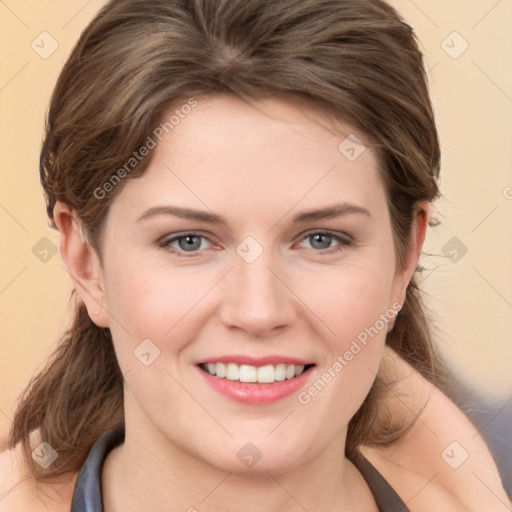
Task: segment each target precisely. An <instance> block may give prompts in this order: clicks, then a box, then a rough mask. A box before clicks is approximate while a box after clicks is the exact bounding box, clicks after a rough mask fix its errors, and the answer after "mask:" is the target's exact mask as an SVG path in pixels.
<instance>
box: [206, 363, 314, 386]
mask: <svg viewBox="0 0 512 512" xmlns="http://www.w3.org/2000/svg"><path fill="white" fill-rule="evenodd" d="M308 366H312V365H295V364H276V365H272V364H267V365H265V366H252V365H249V364H237V363H232V362H231V363H220V362H218V363H203V364H201V365H200V367H201V369H203V370H204V371H206V372H208V373H209V374H210V375H213V376H215V377H218V378H220V379H227V380H231V381H239V382H258V383H260V384H272V383H274V382H280V381H283V380H289V379H293V378H295V377H298V376H299V375H301V374H302V373H303V372H304V371H305V369H307V367H308Z"/></svg>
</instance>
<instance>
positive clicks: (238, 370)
mask: <svg viewBox="0 0 512 512" xmlns="http://www.w3.org/2000/svg"><path fill="white" fill-rule="evenodd" d="M315 367H316V365H315V364H311V363H309V361H307V360H306V361H305V360H302V359H297V358H295V357H286V356H278V355H275V356H267V357H260V358H254V357H249V356H243V355H237V356H235V355H231V356H228V355H226V356H218V357H213V358H210V359H206V360H203V361H199V362H197V363H196V368H197V369H198V371H199V373H200V375H201V377H202V378H203V379H204V381H205V382H206V384H207V385H208V386H209V387H210V388H211V389H213V390H214V391H216V392H217V393H219V394H221V395H223V396H224V397H226V398H228V399H230V400H234V401H236V402H241V403H244V404H248V405H266V404H272V403H274V402H277V401H279V400H282V399H284V398H286V397H289V396H293V395H294V394H296V393H297V392H298V391H299V390H300V389H301V388H302V387H304V386H305V385H306V383H307V381H308V380H309V379H310V378H313V376H314V374H315Z"/></svg>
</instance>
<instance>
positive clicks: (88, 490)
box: [70, 425, 410, 512]
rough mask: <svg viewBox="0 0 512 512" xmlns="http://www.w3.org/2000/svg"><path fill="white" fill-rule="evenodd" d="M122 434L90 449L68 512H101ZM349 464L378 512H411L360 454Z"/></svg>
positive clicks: (116, 430)
mask: <svg viewBox="0 0 512 512" xmlns="http://www.w3.org/2000/svg"><path fill="white" fill-rule="evenodd" d="M124 434H125V430H124V425H120V426H117V427H113V428H111V429H109V430H107V431H106V432H105V433H104V434H103V435H102V436H101V437H100V438H99V439H98V441H96V443H95V444H94V446H93V447H92V448H91V451H90V452H89V456H88V457H87V460H86V461H85V463H84V465H83V466H82V469H81V470H80V473H79V474H78V478H77V480H76V483H75V490H74V493H73V499H72V502H71V511H70V512H103V503H102V500H101V496H102V492H101V468H102V466H103V463H104V461H105V459H106V458H107V455H108V453H109V452H110V451H111V450H113V449H114V448H115V447H116V446H118V445H119V444H121V443H123V442H124ZM350 460H351V462H352V463H353V464H354V466H355V467H356V468H357V469H358V470H359V472H360V473H361V475H362V476H363V478H364V479H365V480H366V483H367V484H368V487H369V488H370V490H371V491H372V494H373V496H374V498H375V501H376V503H377V506H378V507H379V512H410V511H409V509H408V508H407V506H406V505H405V503H404V502H403V501H402V500H401V498H400V496H398V494H396V492H395V491H394V490H393V488H392V487H391V486H390V485H389V484H388V483H387V482H386V480H384V478H383V477H382V475H381V474H380V473H379V472H378V471H377V470H376V469H375V467H374V466H372V464H371V463H370V462H369V461H368V460H367V459H366V458H365V457H364V456H363V455H362V454H361V453H359V452H354V454H352V455H351V456H350Z"/></svg>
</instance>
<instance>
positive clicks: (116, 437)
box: [70, 425, 124, 512]
mask: <svg viewBox="0 0 512 512" xmlns="http://www.w3.org/2000/svg"><path fill="white" fill-rule="evenodd" d="M123 441H124V426H123V425H121V426H118V427H113V428H111V429H109V430H107V431H106V432H105V433H104V434H103V435H102V436H101V437H100V438H99V439H98V440H97V441H96V443H95V444H94V446H93V447H92V448H91V451H90V452H89V456H88V457H87V460H86V461H85V463H84V465H83V466H82V469H81V470H80V473H79V474H78V478H77V480H76V484H75V490H74V493H73V500H72V501H71V511H70V512H103V503H102V501H101V478H100V476H101V468H102V466H103V462H104V461H105V459H106V458H107V455H108V453H109V452H110V451H111V450H113V449H114V448H115V447H116V446H117V445H119V444H121V443H122V442H123Z"/></svg>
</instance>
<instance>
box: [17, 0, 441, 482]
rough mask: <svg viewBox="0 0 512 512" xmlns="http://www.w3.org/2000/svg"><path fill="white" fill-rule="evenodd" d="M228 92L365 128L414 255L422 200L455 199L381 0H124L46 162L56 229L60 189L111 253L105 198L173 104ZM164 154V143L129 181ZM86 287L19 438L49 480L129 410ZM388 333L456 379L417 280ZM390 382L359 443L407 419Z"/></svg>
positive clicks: (51, 117) (82, 67)
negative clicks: (50, 457)
mask: <svg viewBox="0 0 512 512" xmlns="http://www.w3.org/2000/svg"><path fill="white" fill-rule="evenodd" d="M219 93H229V94H235V95H237V96H239V97H240V98H243V99H245V100H247V101H250V100H256V101H257V100H258V99H259V98H263V97H265V96H269V95H273V94H286V95H288V96H294V97H296V98H298V99H301V100H303V101H305V102H307V103H308V104H309V105H311V106H315V107H316V108H317V109H318V108H320V111H322V112H325V113H327V114H329V115H332V116H334V117H335V118H338V119H341V120H345V121H347V122H349V123H351V124H352V125H353V126H354V127H356V128H357V129H358V130H360V132H361V134H362V136H364V137H365V141H367V143H371V145H372V147H373V148H375V150H376V151H377V154H378V156H379V165H380V169H379V170H380V173H381V176H382V179H383V183H384V184H385V189H386V193H387V200H388V207H389V211H390V216H391V222H392V228H393V237H394V243H395V250H396V255H397V264H398V265H402V263H403V257H404V254H405V251H406V249H407V243H408V235H409V233H410V228H411V223H412V218H413V214H414V208H415V205H416V203H417V202H418V201H421V200H429V201H432V200H434V199H435V198H437V197H438V196H439V195H440V192H439V190H438V186H437V179H438V175H439V168H440V148H439V141H438V135H437V131H436V127H435V122H434V116H433V111H432V106H431V103H430V98H429V93H428V87H427V76H426V72H425V69H424V65H423V56H422V54H421V51H420V50H419V47H418V43H417V40H416V36H415V35H414V33H413V31H412V29H411V27H409V26H408V25H407V24H406V23H405V22H404V21H403V19H402V18H401V17H400V16H399V15H398V13H397V12H396V11H395V10H394V9H393V8H392V7H391V6H389V5H388V4H386V3H384V2H383V1H380V0H337V1H333V0H279V1H278V2H270V1H268V0H215V1H213V0H153V1H151V2H147V1H144V0H122V1H121V0H112V1H111V2H109V3H108V4H107V5H106V6H105V7H104V8H103V9H102V10H101V11H100V12H99V13H98V14H97V16H96V17H95V18H94V19H93V21H92V22H91V23H90V24H89V26H88V27H87V28H86V29H85V31H84V32H83V33H82V35H81V37H80V39H79V41H78V43H77V44H76V46H75V48H74V50H73V52H72V53H71V56H70V57H69V59H68V61H67V62H66V64H65V66H64V68H63V70H62V72H61V74H60V76H59V79H58V82H57V84H56V87H55V90H54V92H53V95H52V98H51V104H50V109H49V112H48V115H47V121H46V133H45V138H44V143H43V147H42V151H41V162H40V172H41V181H42V184H43V188H44V192H45V196H46V201H47V211H48V216H49V218H50V220H51V223H52V225H53V227H55V224H54V222H53V207H54V205H55V202H56V200H60V201H63V202H65V203H67V204H68V205H69V206H70V207H71V208H73V209H74V210H75V211H76V212H77V215H78V217H79V218H80V220H81V221H82V224H83V227H84V229H85V232H86V235H87V238H88V240H89V242H90V244H91V246H92V247H93V248H94V249H95V250H96V251H97V252H98V253H100V256H101V251H100V249H101V247H100V246H101V240H100V238H101V232H102V225H103V222H104V219H105V217H106V213H107V211H108V208H109V205H110V203H111V201H112V200H113V198H114V197H116V195H117V194H118V193H119V192H120V190H121V189H122V184H123V183H119V185H118V186H115V187H108V193H105V194H104V191H105V190H106V188H105V186H104V184H105V183H106V182H108V181H109V180H110V181H111V180H112V179H113V177H114V174H115V173H116V171H118V170H119V169H120V168H122V166H123V165H124V164H125V163H126V162H127V161H129V159H130V158H131V157H132V155H133V152H134V151H137V150H138V149H139V148H141V147H142V146H144V145H145V144H146V143H147V140H148V137H150V136H151V135H152V134H153V133H154V130H155V127H156V126H158V123H159V122H160V121H161V119H162V115H163V114H164V113H165V112H166V109H167V108H168V106H169V105H170V104H171V103H173V104H177V100H179V101H182V100H183V102H186V98H189V101H190V98H201V97H202V96H211V95H215V94H219ZM194 101H196V100H195V99H194ZM150 161H151V152H150V154H149V155H148V156H147V157H146V158H144V159H143V160H141V161H140V162H138V163H137V164H136V165H134V166H133V168H131V169H130V171H129V174H127V173H123V176H124V174H126V176H124V180H126V179H132V178H135V177H137V176H140V175H141V174H142V173H143V172H144V170H145V169H146V168H147V166H148V164H149V163H150ZM118 176H119V173H118ZM100 189H101V190H102V191H103V192H101V195H102V196H103V195H104V196H105V197H101V198H98V196H99V193H98V190H100ZM73 296H74V298H75V299H76V301H75V302H76V313H75V318H74V321H73V324H72V326H71V328H70V329H69V330H68V331H67V332H66V333H65V335H64V336H63V338H62V340H61V341H60V343H59V346H58V348H57V350H56V351H55V353H54V354H53V355H52V357H51V358H50V360H49V361H48V363H47V365H46V367H45V369H44V370H43V371H41V372H40V373H39V374H38V375H36V376H35V377H34V378H33V379H32V380H31V381H30V383H29V385H28V386H27V388H26V390H25V392H24V393H23V395H22V396H21V398H20V401H19V404H18V407H17V410H16V414H15V417H14V421H13V424H12V428H11V431H10V435H9V447H11V448H12V447H14V446H15V445H16V444H17V443H18V442H19V441H22V442H23V449H24V453H25V456H26V459H27V463H28V465H29V467H30V468H31V471H33V473H34V475H35V476H36V478H37V479H39V480H41V481H43V480H46V479H50V478H52V477H55V476H58V475H62V474H64V473H66V472H68V471H73V472H74V471H78V470H79V469H80V467H81V466H82V464H83V463H84V461H85V459H86V457H87V454H88V451H89V450H90V448H91V446H92V444H93V443H94V442H95V441H96V440H97V439H98V437H99V436H100V435H101V434H102V433H104V432H105V431H106V430H107V429H108V428H110V427H112V426H115V425H118V424H122V423H123V422H124V411H123V396H122V394H123V389H122V380H123V377H122V374H121V371H120V368H119V366H118V363H117V359H116V355H115V352H114V348H113V345H112V340H111V335H110V331H109V330H108V329H104V328H99V327H97V326H96V325H95V324H94V323H93V322H92V321H91V320H90V318H89V316H88V314H87V311H86V309H85V307H84V305H83V303H82V302H81V301H80V299H79V297H78V296H76V294H74V295H73ZM386 343H387V344H388V345H389V346H390V347H392V348H393V349H394V350H395V351H396V352H398V353H399V354H400V355H401V356H402V357H403V358H404V359H405V360H406V361H407V362H409V363H410V364H412V365H413V366H414V367H415V368H416V369H418V370H419V372H420V373H421V374H422V375H423V376H425V377H426V378H427V379H428V380H430V381H431V382H434V383H436V384H439V383H440V382H442V381H441V380H440V377H441V376H442V371H441V369H442V364H441V361H440V359H439V357H438V355H437V354H436V351H435V349H434V345H433V343H432V340H431V331H430V328H429V322H428V320H427V317H426V312H425V308H424V306H423V304H422V299H421V295H420V290H419V289H418V287H417V285H416V284H415V283H414V282H411V284H410V285H409V286H408V288H407V296H406V300H405V303H404V305H403V308H402V310H401V312H400V314H399V315H398V317H397V318H396V320H395V324H394V328H393V329H392V330H391V331H390V332H389V333H388V335H387V339H386ZM388 380H389V379H388V378H387V377H386V372H385V369H384V365H383V366H382V367H381V371H380V372H379V375H378V376H377V378H376V380H375V383H374V385H373V387H372V390H371V391H370V393H369V395H368V397H367V398H366V400H365V401H364V403H363V405H362V406H361V408H360V410H359V411H358V412H357V414H356V415H355V416H354V417H353V418H352V420H351V422H350V425H349V433H348V437H347V451H350V450H352V449H354V447H356V446H357V445H359V444H362V443H364V444H374V445H379V444H380V445H386V444H389V443H391V442H393V441H394V440H396V439H397V438H398V437H400V435H402V434H403V432H404V431H405V429H406V428H407V426H404V425H398V424H397V425H391V426H390V425H388V424H384V423H383V422H380V421H379V419H378V412H379V407H378V398H379V397H380V396H382V393H384V392H386V387H387V386H389V382H388ZM36 429H39V432H40V434H41V437H42V439H43V440H44V441H46V442H48V443H49V444H50V445H51V446H52V447H53V448H54V449H55V450H57V452H58V453H59V457H58V459H57V460H56V461H55V462H54V463H53V464H52V465H51V466H50V467H48V468H47V469H44V470H42V469H41V468H40V467H39V466H38V465H36V464H35V463H34V462H33V461H32V458H31V449H32V448H31V446H30V434H31V432H33V431H34V430H36Z"/></svg>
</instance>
